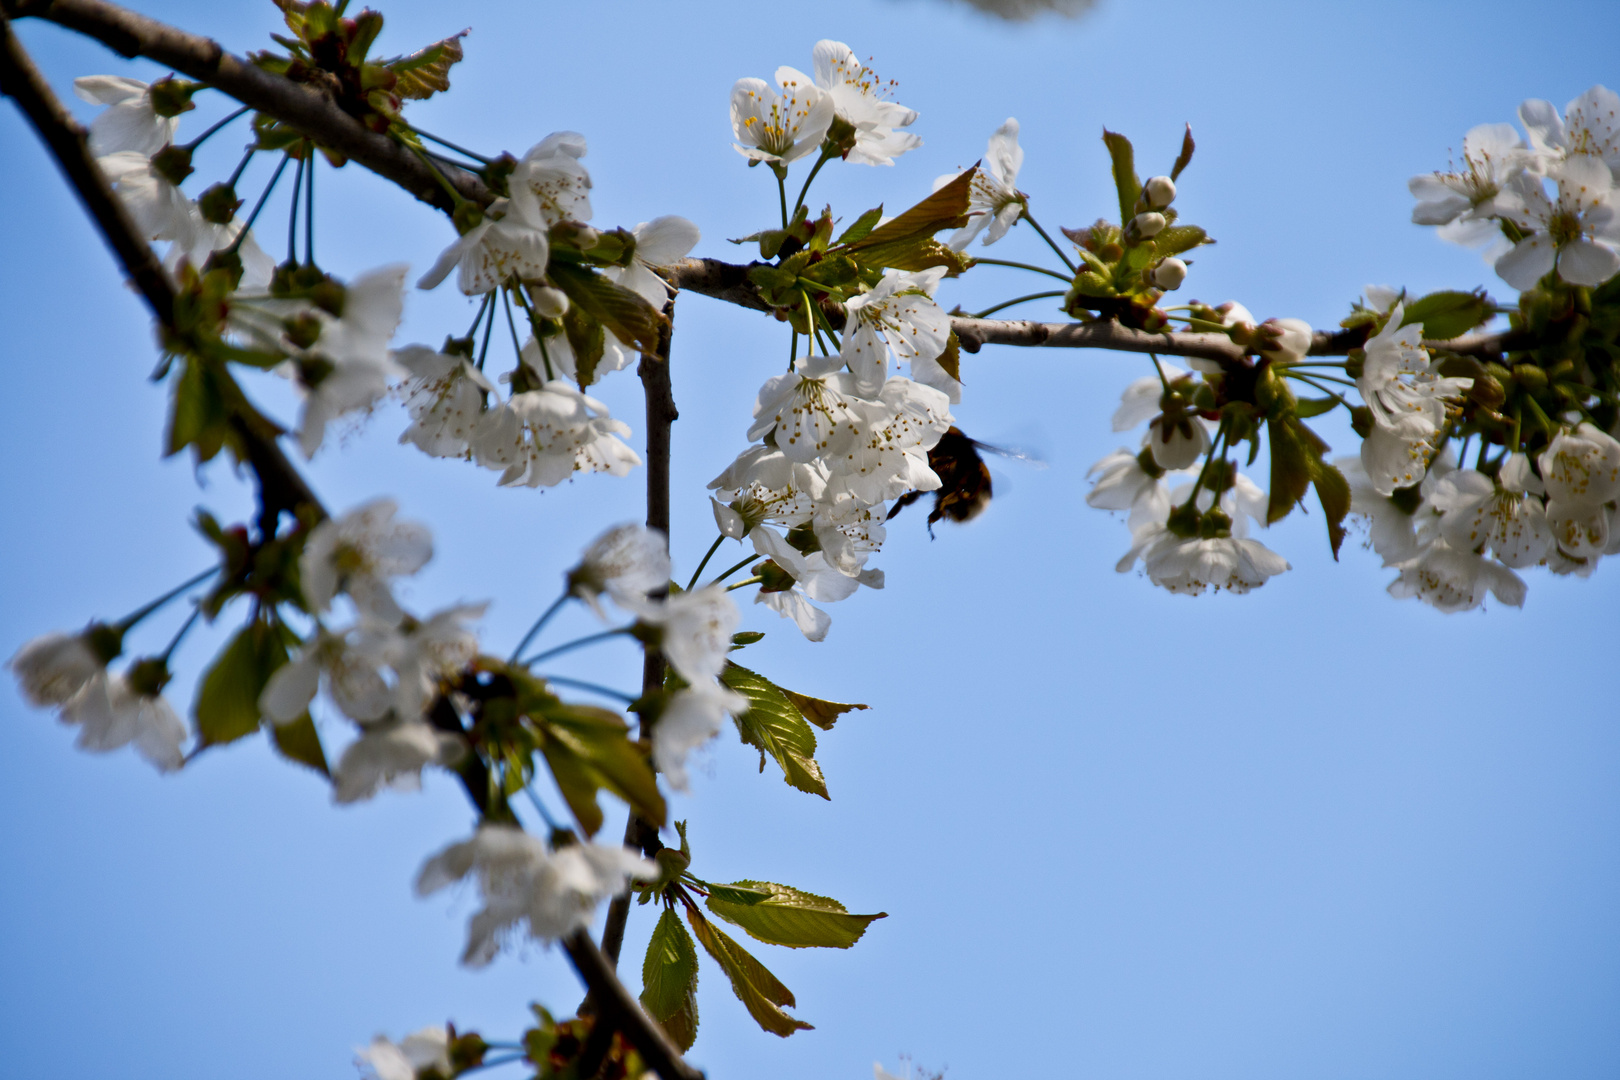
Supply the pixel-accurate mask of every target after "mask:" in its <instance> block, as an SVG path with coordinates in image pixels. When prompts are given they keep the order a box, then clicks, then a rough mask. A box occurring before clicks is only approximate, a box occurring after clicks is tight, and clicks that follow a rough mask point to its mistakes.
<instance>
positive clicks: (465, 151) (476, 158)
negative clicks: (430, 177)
mask: <svg viewBox="0 0 1620 1080" xmlns="http://www.w3.org/2000/svg"><path fill="white" fill-rule="evenodd" d="M411 130H412V131H414V132H416V133H417V134H418V135H420V136H421V137H422V138H424V139H427V140H428V141H430V142H436V143H438V144H439V145H440V146H447V147H449V148H450V149H451V150H454V151H455V152H456V153H458V154H465V155H467V156H468V157H470V158H472V159H473V160H474V161H481V162H483V163H484V164H485V165H488V164H489V163H490V161H492V160H493V159H492V158H487V157H485V156H484V155H483V154H479V153H474V152H473V151H471V150H468V149H467V148H466V147H465V146H457V145H456V144H455V143H453V142H451V141H450V140H449V139H441V138H439V137H438V136H437V135H430V134H428V133H427V132H425V131H423V130H422V129H421V128H419V127H413V128H411Z"/></svg>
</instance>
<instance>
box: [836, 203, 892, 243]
mask: <svg viewBox="0 0 1620 1080" xmlns="http://www.w3.org/2000/svg"><path fill="white" fill-rule="evenodd" d="M882 218H883V204H882V203H879V204H878V205H877V206H874V207H872V209H870V210H868V211H867V212H866V213H864V214H862V215H861V216H860V217H858V218H856V219H855V221H854V223H853V224H851V225H850V227H849V228H847V229H845V230H844V231H843V232H842V233H840V234H839V235H838V239H837V240H835V241H833V242H834V243H835V244H853V243H854V242H855V241H857V240H860V239H862V238H864V237H865V236H866V235H867V234H868V233H870V232H871V231H872V230H873V229H874V228H876V227H877V223H878V222H879V221H880V220H882Z"/></svg>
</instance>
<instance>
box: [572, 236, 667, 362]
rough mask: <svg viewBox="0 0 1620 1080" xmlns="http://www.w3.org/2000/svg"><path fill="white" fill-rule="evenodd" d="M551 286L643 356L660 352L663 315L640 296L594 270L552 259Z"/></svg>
mask: <svg viewBox="0 0 1620 1080" xmlns="http://www.w3.org/2000/svg"><path fill="white" fill-rule="evenodd" d="M546 276H547V277H549V278H550V279H551V283H552V284H553V285H555V286H557V288H559V289H561V290H562V291H563V292H565V293H567V294H568V299H569V300H571V301H573V302H574V303H576V304H578V305H579V306H580V307H581V308H582V309H583V310H584V312H585V314H587V315H589V316H590V317H591V318H593V319H595V320H596V321H597V322H599V323H601V324H602V325H603V326H604V327H606V328H607V329H609V330H612V331H613V333H614V334H615V335H616V336H617V337H618V338H619V340H620V341H623V342H624V343H625V344H627V345H633V346H635V347H636V348H637V349H640V350H641V351H642V352H644V353H653V354H656V353H657V352H658V337H659V333H660V332H661V331H662V329H663V328H664V326H665V320H664V316H663V314H662V313H660V312H658V311H657V310H655V309H654V308H653V306H652V305H651V304H649V303H647V301H645V300H643V299H642V298H641V296H640V295H639V294H637V293H635V292H632V291H631V290H629V289H627V288H625V287H624V286H623V285H620V284H619V283H618V282H615V281H609V280H608V279H607V278H605V277H603V276H602V275H601V274H598V273H597V272H596V271H594V270H589V269H587V268H585V267H583V266H576V265H574V264H572V263H566V262H562V261H560V260H558V259H552V260H551V265H550V266H548V267H547V268H546Z"/></svg>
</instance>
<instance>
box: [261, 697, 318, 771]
mask: <svg viewBox="0 0 1620 1080" xmlns="http://www.w3.org/2000/svg"><path fill="white" fill-rule="evenodd" d="M270 741H271V742H272V743H274V744H275V747H276V749H277V750H279V751H281V756H282V757H285V758H286V759H287V760H289V761H296V762H298V764H300V765H308V766H309V767H310V768H312V769H314V770H315V771H316V772H318V773H320V774H321V775H322V776H331V775H332V771H331V769H329V768H328V767H327V764H326V751H325V750H324V749H322V747H321V736H320V732H318V731H316V730H315V721H313V720H311V719H310V718H309V713H307V712H306V713H305V714H304V715H302V716H300V717H299V718H298V719H296V720H294V721H293V722H292V723H290V724H271V725H270Z"/></svg>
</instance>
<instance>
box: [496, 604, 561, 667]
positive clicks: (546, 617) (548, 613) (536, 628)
mask: <svg viewBox="0 0 1620 1080" xmlns="http://www.w3.org/2000/svg"><path fill="white" fill-rule="evenodd" d="M571 595H572V594H571V593H563V594H562V595H561V596H559V597H557V599H556V600H554V601H552V604H551V606H550V607H548V608H546V610H545V611H544V612H542V613H541V615H540V617H539V618H538V619H536V620H534V625H533V626H531V627H529V632H528V633H527V634H524V635H523V640H522V641H520V642H518V643H517V648H515V649H513V650H512V655H511V656H509V657H507V658H506V662H507V663H508V664H512V663H516V662H517V658H518V657H519V656H521V655H523V650H524V649H526V648H528V647H529V642H531V641H533V640H534V639H535V637H536V636H537V635H538V634H539V633H540V631H541V630H543V629H545V625H546V623H548V622H550V621H551V617H552V616H553V615H555V614H557V612H558V611H560V610H561V609H562V606H563V605H564V604H566V603H568V598H569V596H571Z"/></svg>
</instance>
